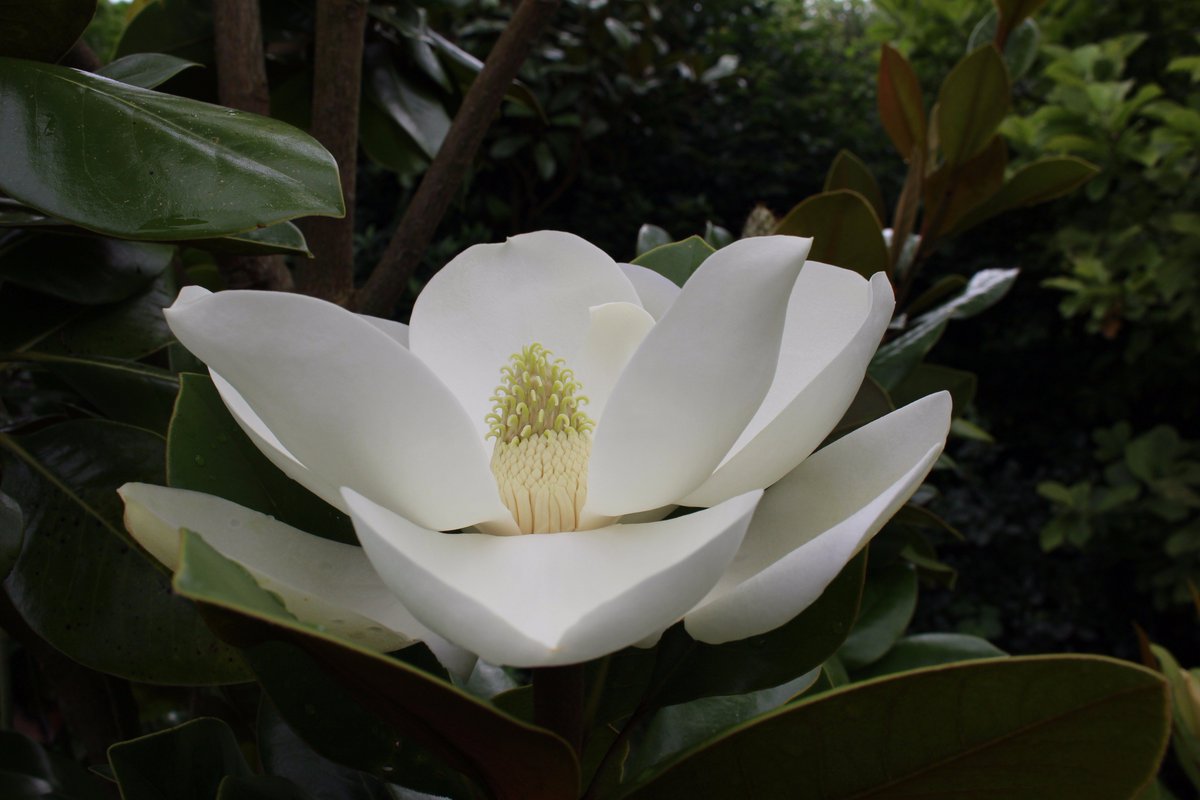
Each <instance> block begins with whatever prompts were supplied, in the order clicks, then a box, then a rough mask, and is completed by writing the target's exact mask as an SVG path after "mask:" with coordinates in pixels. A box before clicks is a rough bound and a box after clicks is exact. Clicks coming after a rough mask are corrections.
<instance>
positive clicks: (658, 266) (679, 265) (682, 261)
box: [633, 235, 716, 286]
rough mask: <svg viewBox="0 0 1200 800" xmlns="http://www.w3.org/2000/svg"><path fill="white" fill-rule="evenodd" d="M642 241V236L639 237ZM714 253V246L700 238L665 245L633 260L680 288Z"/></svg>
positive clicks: (692, 237)
mask: <svg viewBox="0 0 1200 800" xmlns="http://www.w3.org/2000/svg"><path fill="white" fill-rule="evenodd" d="M639 239H640V235H639ZM714 252H716V251H714V250H713V248H712V245H710V244H709V243H708V242H706V241H704V240H703V239H701V238H700V237H699V236H689V237H688V238H686V239H683V240H682V241H678V242H671V243H670V244H663V245H659V246H658V247H655V248H653V249H651V250H647V251H646V252H644V253H642V254H641V255H639V256H638V257H637V258H635V259H634V260H633V263H634V264H637V265H639V266H642V267H646V268H647V269H652V270H654V271H655V272H657V273H658V274H659V275H662V276H663V277H664V278H667V279H669V280H671V281H672V282H674V283H675V284H676V285H678V286H683V284H685V283H687V279H688V278H690V277H692V273H693V272H695V271H696V269H697V268H698V267H699V266H700V265H701V264H703V263H704V259H706V258H708V257H709V256H711V255H712V254H713V253H714Z"/></svg>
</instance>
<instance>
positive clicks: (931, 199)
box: [921, 135, 1008, 239]
mask: <svg viewBox="0 0 1200 800" xmlns="http://www.w3.org/2000/svg"><path fill="white" fill-rule="evenodd" d="M1007 166H1008V146H1007V145H1005V143H1004V137H1002V136H999V135H997V136H993V137H992V138H991V139H990V140H989V141H988V143H987V144H986V145H985V146H984V148H983V149H982V150H980V151H979V152H978V153H976V154H975V155H974V156H972V157H971V158H969V159H968V160H967V161H966V163H964V164H960V165H958V166H953V167H952V166H950V165H949V164H945V165H943V166H941V167H939V168H938V169H936V170H934V172H933V174H932V175H930V176H929V177H928V178H927V179H926V181H925V208H926V209H928V211H927V214H928V218H927V219H926V221H925V224H924V226H923V229H922V231H921V233H922V235H924V236H926V237H928V238H930V239H935V238H940V237H941V236H944V235H945V234H946V233H947V232H949V231H950V230H952V229H953V228H954V227H955V225H956V224H957V223H958V221H959V220H961V219H962V218H963V217H964V216H966V215H967V214H969V213H970V212H971V211H972V210H973V209H975V208H977V207H979V206H980V205H981V204H982V203H984V202H986V201H987V200H988V199H989V198H990V197H992V196H993V195H995V193H996V192H998V191H999V190H1000V187H1001V186H1002V185H1003V184H1004V169H1005V167H1007Z"/></svg>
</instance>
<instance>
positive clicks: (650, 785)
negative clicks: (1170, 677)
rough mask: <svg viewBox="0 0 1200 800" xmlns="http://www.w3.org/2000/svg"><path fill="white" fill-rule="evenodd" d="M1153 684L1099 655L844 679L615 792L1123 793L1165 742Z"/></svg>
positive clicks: (1149, 768) (798, 799)
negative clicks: (857, 680) (849, 683)
mask: <svg viewBox="0 0 1200 800" xmlns="http://www.w3.org/2000/svg"><path fill="white" fill-rule="evenodd" d="M1169 724H1170V719H1169V716H1168V714H1167V710H1166V687H1165V685H1164V683H1163V681H1162V679H1161V677H1159V676H1158V675H1156V674H1155V673H1153V672H1151V671H1149V670H1147V669H1144V668H1142V667H1138V666H1135V665H1133V664H1128V663H1125V662H1120V661H1116V660H1114V659H1109V658H1103V657H1099V656H1051V657H1045V656H1035V657H1026V658H1011V659H1003V660H996V661H976V662H970V663H966V664H956V665H953V666H948V667H936V668H933V669H928V670H922V671H920V672H909V673H905V674H902V675H898V676H895V677H888V678H882V679H877V680H874V681H871V682H869V683H864V684H855V685H852V686H848V687H846V688H844V689H840V690H835V691H832V692H828V693H825V694H822V695H819V696H817V697H815V698H813V699H812V700H807V701H801V702H799V703H797V704H795V705H792V706H788V707H786V708H784V709H781V710H779V711H776V712H773V713H771V714H768V715H766V716H765V717H760V718H759V719H757V720H754V721H752V722H750V723H748V724H745V725H742V726H740V727H738V728H735V729H734V730H733V731H732V732H730V733H729V734H727V735H725V736H723V737H721V738H718V739H716V740H715V741H711V742H709V743H708V745H707V746H700V747H698V748H695V749H693V750H692V751H690V752H689V753H688V754H686V755H684V756H683V757H682V758H680V759H678V760H677V761H676V762H674V763H673V764H672V765H671V766H669V767H668V768H667V769H665V770H664V771H662V772H660V773H659V774H658V775H657V776H655V777H654V778H652V779H650V780H648V781H647V782H645V783H644V784H642V785H640V786H638V787H636V789H635V790H634V791H632V792H631V793H629V794H628V795H626V796H627V797H632V798H660V797H753V798H756V800H772V798H788V800H810V798H811V800H818V798H819V799H820V800H838V798H845V800H850V798H868V797H869V798H874V799H877V800H900V799H901V798H914V797H938V798H944V800H975V799H977V798H980V797H1013V798H1017V797H1019V798H1021V800H1126V799H1127V798H1129V797H1132V796H1134V795H1135V794H1136V792H1137V790H1138V789H1139V788H1140V787H1141V786H1143V785H1144V784H1146V783H1147V782H1148V781H1149V780H1150V779H1151V778H1153V776H1154V772H1155V769H1156V767H1157V766H1158V761H1159V759H1160V758H1161V756H1162V752H1163V748H1164V747H1165V745H1166V742H1167V732H1168V726H1169Z"/></svg>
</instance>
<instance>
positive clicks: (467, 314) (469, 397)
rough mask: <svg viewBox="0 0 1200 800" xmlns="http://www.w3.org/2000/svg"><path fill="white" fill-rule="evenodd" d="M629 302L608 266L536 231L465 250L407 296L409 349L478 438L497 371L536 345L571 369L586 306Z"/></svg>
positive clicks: (571, 240)
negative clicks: (410, 300)
mask: <svg viewBox="0 0 1200 800" xmlns="http://www.w3.org/2000/svg"><path fill="white" fill-rule="evenodd" d="M615 302H625V303H635V304H636V303H638V297H637V293H636V292H635V291H634V289H633V286H632V285H631V284H630V283H629V280H628V279H627V278H626V277H625V274H624V273H623V272H621V270H620V269H618V268H617V265H616V263H615V262H614V261H613V260H612V259H611V258H609V257H608V256H607V255H605V254H604V252H603V251H602V250H600V249H598V248H597V247H595V246H594V245H591V244H588V243H587V242H585V241H584V240H583V239H580V238H579V237H578V236H572V235H571V234H569V233H560V232H558V231H540V232H538V233H527V234H524V235H522V236H514V237H512V238H511V239H509V240H508V241H506V242H505V243H504V244H480V245H475V246H474V247H470V248H468V249H467V250H465V251H464V252H462V253H461V254H459V255H458V256H457V257H456V258H454V259H453V260H452V261H451V262H450V263H449V264H447V265H446V266H445V267H443V268H442V269H441V270H440V271H439V272H438V273H437V274H436V275H434V276H433V278H432V279H431V280H430V281H429V283H428V284H427V285H426V286H425V288H424V289H423V290H422V291H421V294H420V296H419V297H417V302H416V305H415V306H414V307H413V313H412V320H411V323H410V326H409V342H410V347H411V349H412V352H413V353H415V354H416V355H417V356H419V357H420V358H421V360H422V361H424V362H425V363H426V364H428V365H429V366H430V367H431V368H432V369H433V371H434V372H435V373H437V375H438V377H439V378H440V379H441V380H442V381H443V382H444V383H445V384H446V385H447V386H449V387H450V390H451V391H453V392H454V394H455V395H456V396H457V397H458V399H459V401H460V402H461V403H462V405H463V407H464V408H466V410H467V414H468V416H469V417H470V419H471V422H472V423H474V425H475V429H476V430H477V431H478V433H479V437H480V438H481V439H482V438H483V437H484V436H485V435H486V434H487V425H486V424H485V422H484V417H486V416H487V414H488V412H489V411H491V407H492V403H491V400H490V399H489V398H490V397H491V396H492V394H493V393H494V391H495V389H496V385H497V384H498V383H499V382H500V368H501V367H503V366H504V365H505V364H507V363H508V360H509V358H510V357H511V356H512V355H513V354H514V353H517V352H520V350H521V348H522V347H524V346H526V345H529V344H532V343H534V342H537V343H539V344H541V345H542V346H543V347H545V348H547V349H548V350H550V351H551V352H553V353H554V355H555V356H556V357H558V358H563V359H566V360H567V366H569V367H571V368H572V369H574V368H576V367H577V366H578V364H577V363H576V362H575V360H574V359H575V357H576V356H577V354H578V353H579V351H580V350H581V349H582V348H583V344H584V341H585V340H586V338H587V332H588V328H589V326H590V324H591V317H590V314H589V309H590V308H591V307H592V306H598V305H602V304H604V303H615Z"/></svg>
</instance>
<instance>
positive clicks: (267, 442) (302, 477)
mask: <svg viewBox="0 0 1200 800" xmlns="http://www.w3.org/2000/svg"><path fill="white" fill-rule="evenodd" d="M208 374H209V376H210V377H211V378H212V382H213V386H215V387H216V389H217V394H219V395H221V402H223V403H224V404H225V407H226V408H227V409H229V413H230V415H231V416H232V417H233V420H234V422H236V423H237V424H238V427H240V428H241V429H242V431H243V432H244V433H245V434H246V436H248V437H249V438H250V441H252V442H253V443H254V446H255V447H257V448H258V449H259V451H260V452H261V453H262V454H263V455H264V456H266V457H267V459H268V460H269V461H270V462H271V463H272V464H274V465H275V466H276V467H278V468H279V470H280V471H281V472H283V474H284V475H287V476H288V477H289V478H291V479H292V480H294V481H295V482H296V483H298V484H300V485H301V486H303V487H304V488H306V489H308V490H309V491H310V492H312V493H313V494H315V495H316V496H317V497H320V498H321V499H322V500H324V501H325V502H326V503H329V504H330V505H331V506H333V507H334V508H336V509H338V510H340V511H343V512H344V511H345V510H346V509H345V508H344V507H343V505H342V494H341V492H340V491H338V487H337V486H336V485H334V484H332V483H330V482H329V481H327V480H325V479H323V478H322V477H321V476H320V475H317V474H315V473H314V472H312V470H310V469H309V468H308V467H306V466H304V465H303V464H301V463H300V460H299V459H297V458H296V457H295V456H294V455H292V454H291V453H289V452H288V449H287V448H286V447H284V446H283V443H282V442H280V441H279V438H278V437H276V436H275V434H273V433H271V429H270V428H268V427H267V425H266V423H264V422H263V421H262V420H261V419H259V418H258V414H256V413H254V409H253V408H251V407H250V404H249V403H247V402H246V398H244V397H242V396H241V394H239V393H238V390H237V389H235V388H234V387H233V384H231V383H230V382H229V381H227V380H225V379H224V378H222V377H221V375H220V374H219V373H217V372H216V371H215V370H211V369H210V370H209V371H208Z"/></svg>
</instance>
